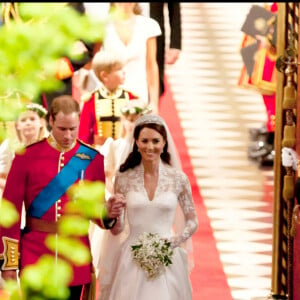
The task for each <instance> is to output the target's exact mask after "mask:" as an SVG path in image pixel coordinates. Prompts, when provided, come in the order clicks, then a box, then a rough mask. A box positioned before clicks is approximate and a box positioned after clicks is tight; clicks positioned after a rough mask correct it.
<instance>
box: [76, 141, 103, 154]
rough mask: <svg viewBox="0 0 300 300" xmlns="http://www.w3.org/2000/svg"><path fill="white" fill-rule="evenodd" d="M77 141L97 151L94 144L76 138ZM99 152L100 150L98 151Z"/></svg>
mask: <svg viewBox="0 0 300 300" xmlns="http://www.w3.org/2000/svg"><path fill="white" fill-rule="evenodd" d="M77 141H78V143H79V144H81V145H84V146H86V147H88V148H91V149H93V150H95V151H97V152H99V150H98V149H97V148H96V147H95V145H91V144H88V143H85V142H84V141H82V140H80V139H77ZM99 153H100V152H99Z"/></svg>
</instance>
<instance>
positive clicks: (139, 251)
mask: <svg viewBox="0 0 300 300" xmlns="http://www.w3.org/2000/svg"><path fill="white" fill-rule="evenodd" d="M170 245H171V243H170V242H169V241H167V240H166V239H163V238H161V237H160V236H159V235H158V234H157V233H146V232H144V233H142V234H141V235H140V236H139V237H138V239H137V240H136V242H135V244H134V245H132V246H131V251H132V255H133V260H134V261H135V262H137V264H138V265H139V266H140V267H141V268H142V269H143V270H144V271H145V272H146V273H147V276H148V278H149V279H154V278H156V277H157V276H159V275H160V274H162V273H163V272H164V271H165V267H167V266H168V265H170V264H172V255H173V250H172V249H171V247H170Z"/></svg>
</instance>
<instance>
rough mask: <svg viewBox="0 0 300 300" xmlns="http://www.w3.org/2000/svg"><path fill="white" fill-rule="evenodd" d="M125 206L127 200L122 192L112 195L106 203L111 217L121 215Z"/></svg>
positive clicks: (108, 214) (108, 215)
mask: <svg viewBox="0 0 300 300" xmlns="http://www.w3.org/2000/svg"><path fill="white" fill-rule="evenodd" d="M125 206H126V200H125V197H124V196H123V195H122V194H115V195H112V196H110V198H109V199H108V201H107V204H106V208H107V217H108V218H111V219H113V218H118V217H120V215H121V214H122V211H123V210H124V208H125Z"/></svg>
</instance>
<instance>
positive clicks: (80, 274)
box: [0, 95, 125, 300]
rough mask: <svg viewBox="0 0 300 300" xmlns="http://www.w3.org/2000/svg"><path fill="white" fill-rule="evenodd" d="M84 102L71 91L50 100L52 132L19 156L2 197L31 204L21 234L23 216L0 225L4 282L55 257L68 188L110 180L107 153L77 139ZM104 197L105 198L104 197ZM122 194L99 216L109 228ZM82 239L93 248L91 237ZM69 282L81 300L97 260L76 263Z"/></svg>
mask: <svg viewBox="0 0 300 300" xmlns="http://www.w3.org/2000/svg"><path fill="white" fill-rule="evenodd" d="M79 114H80V108H79V104H78V103H77V102H76V101H75V100H74V99H73V98H72V97H71V96H69V95H62V96H59V97H57V98H54V100H53V101H52V103H51V108H50V110H49V124H50V126H51V132H50V136H49V137H48V138H45V139H43V140H42V141H40V142H37V143H35V144H33V145H31V146H29V147H27V148H26V151H25V153H23V154H16V156H15V159H14V161H13V164H12V167H11V169H10V172H9V174H8V178H7V182H6V186H5V189H4V193H3V198H5V199H6V200H7V201H9V202H11V203H12V204H13V205H14V206H15V207H16V208H17V210H18V212H19V215H21V211H22V204H23V201H24V202H25V207H26V228H25V229H26V231H25V233H24V234H22V235H20V220H19V221H18V222H17V223H15V224H14V225H13V226H12V227H10V228H4V227H1V228H0V266H1V271H2V278H3V279H4V280H8V279H13V280H16V279H17V270H18V269H19V258H20V271H21V272H22V270H23V269H24V268H25V267H26V266H28V265H32V264H35V263H36V262H37V261H38V259H39V258H40V257H41V256H42V255H44V254H50V255H53V253H52V252H51V251H50V250H49V249H48V248H47V247H46V246H45V239H46V237H47V236H48V235H49V234H56V235H58V236H59V235H60V234H59V232H58V226H57V225H58V224H57V221H58V220H59V219H60V218H61V217H63V216H64V215H66V207H67V205H68V203H69V202H70V201H71V199H69V197H68V195H67V193H66V190H67V189H68V188H69V187H70V186H71V185H72V184H73V183H76V182H78V181H79V180H82V179H84V180H88V181H93V182H95V181H100V182H104V181H105V175H104V165H103V156H102V155H101V154H100V153H99V152H98V151H96V150H95V149H94V148H92V147H91V146H89V145H86V144H84V143H82V142H81V141H80V140H78V139H77V134H78V127H79V120H80V119H79ZM99 201H100V199H99ZM124 203H125V202H124V199H123V197H122V196H121V195H114V196H112V197H111V198H110V199H109V201H108V202H107V216H106V218H104V219H98V220H96V223H97V224H98V225H99V226H100V227H101V228H104V229H111V228H112V227H113V226H114V224H115V223H116V218H117V217H118V216H119V215H120V213H121V211H122V209H123V208H124V205H125V204H124ZM81 241H82V242H83V243H84V244H85V245H86V246H87V247H88V248H89V249H90V244H89V240H88V236H87V235H86V236H84V237H82V238H81ZM72 268H73V280H72V282H71V283H70V286H69V289H70V297H69V299H70V300H80V295H81V293H82V289H83V287H84V285H88V284H90V283H91V270H92V263H91V262H90V263H88V264H86V265H83V266H82V265H80V266H75V265H72Z"/></svg>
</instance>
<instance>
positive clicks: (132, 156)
mask: <svg viewBox="0 0 300 300" xmlns="http://www.w3.org/2000/svg"><path fill="white" fill-rule="evenodd" d="M143 128H150V129H153V130H155V131H157V132H158V133H159V134H161V136H162V137H163V139H164V141H165V142H166V144H165V146H164V149H163V152H162V154H161V155H160V157H161V159H162V160H163V161H164V162H165V163H167V164H169V165H170V153H169V152H168V139H167V131H166V129H165V127H164V126H163V125H161V124H156V123H142V124H139V125H137V126H136V127H135V129H134V132H133V137H134V144H133V149H132V151H131V152H130V153H129V155H128V157H127V159H126V160H125V162H124V163H123V164H121V166H120V172H125V171H126V170H128V169H132V168H134V167H136V166H137V165H139V164H140V163H141V160H142V157H141V154H140V152H139V151H138V147H137V145H136V142H135V141H136V140H137V139H138V138H139V135H140V132H141V130H142V129H143Z"/></svg>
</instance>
